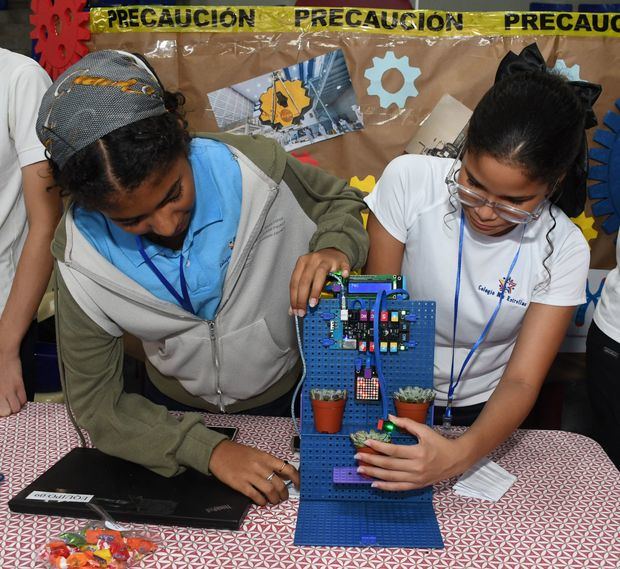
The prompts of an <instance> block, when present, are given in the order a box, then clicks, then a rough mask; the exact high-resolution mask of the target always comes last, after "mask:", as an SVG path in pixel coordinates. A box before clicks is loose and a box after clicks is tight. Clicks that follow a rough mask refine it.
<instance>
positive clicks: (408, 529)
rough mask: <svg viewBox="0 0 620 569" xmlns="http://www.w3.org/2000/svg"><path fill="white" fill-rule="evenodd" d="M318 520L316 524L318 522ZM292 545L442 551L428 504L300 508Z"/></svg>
mask: <svg viewBox="0 0 620 569" xmlns="http://www.w3.org/2000/svg"><path fill="white" fill-rule="evenodd" d="M317 520H318V521H317ZM295 545H314V546H320V545H323V546H341V547H342V546H344V547H425V548H430V547H433V548H441V547H443V546H444V545H443V539H442V537H441V532H440V531H439V526H438V524H437V518H436V517H435V512H434V511H433V505H432V503H431V502H427V503H423V504H417V505H416V506H415V507H412V505H411V504H399V503H385V502H373V503H365V502H323V501H315V500H305V501H302V502H301V503H300V504H299V513H298V514H297V528H296V529H295Z"/></svg>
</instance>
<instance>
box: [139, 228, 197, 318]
mask: <svg viewBox="0 0 620 569" xmlns="http://www.w3.org/2000/svg"><path fill="white" fill-rule="evenodd" d="M136 244H137V245H138V249H139V251H140V255H142V258H143V259H144V262H145V263H146V264H147V266H148V267H149V269H151V271H153V274H154V275H155V276H156V277H157V278H158V279H159V281H160V282H161V284H163V285H164V286H165V287H166V288H167V289H168V292H169V293H170V294H171V295H172V296H174V298H175V299H176V301H177V302H178V303H179V304H180V305H181V307H182V308H183V309H184V310H187V312H191V313H192V314H196V312H195V311H194V307H193V306H192V303H191V301H190V299H189V292H188V290H187V282H186V281H185V274H184V273H183V254H180V255H179V276H180V280H181V294H182V295H183V296H181V295H180V294H179V293H178V292H177V290H176V289H175V288H174V287H173V286H172V285H171V284H170V282H169V281H168V279H167V278H166V277H164V275H163V274H162V273H161V271H160V270H159V269H158V268H157V267H156V266H155V263H153V261H151V259H150V258H149V256H148V255H147V254H146V251H145V250H144V245H143V244H142V237H141V236H140V235H136Z"/></svg>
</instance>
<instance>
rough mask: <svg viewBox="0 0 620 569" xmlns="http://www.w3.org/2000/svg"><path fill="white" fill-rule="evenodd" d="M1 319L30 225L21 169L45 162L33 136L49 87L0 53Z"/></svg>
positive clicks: (14, 56)
mask: <svg viewBox="0 0 620 569" xmlns="http://www.w3.org/2000/svg"><path fill="white" fill-rule="evenodd" d="M0 77H1V78H2V79H0V314H2V311H3V310H4V306H5V304H6V300H7V297H8V296H9V291H10V290H11V284H12V283H13V278H14V277H15V269H16V267H17V262H18V261H19V256H20V255H21V252H22V249H23V246H24V242H25V241H26V235H27V234H28V223H27V220H26V206H25V204H24V196H23V192H22V172H21V168H23V167H24V166H28V165H29V164H34V163H35V162H41V161H42V160H45V154H44V148H43V146H42V145H41V143H40V142H39V139H38V138H37V135H36V132H35V123H36V120H37V114H38V112H39V105H40V103H41V98H42V97H43V94H44V93H45V91H46V90H47V88H48V87H49V86H50V85H51V81H50V78H49V76H48V75H47V73H46V72H45V70H44V69H43V68H42V67H41V66H40V65H39V64H38V63H37V62H36V61H34V60H33V59H30V58H29V57H26V56H25V55H20V54H18V53H13V52H11V51H8V50H6V49H2V48H0Z"/></svg>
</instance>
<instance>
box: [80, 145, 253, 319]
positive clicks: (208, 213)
mask: <svg viewBox="0 0 620 569" xmlns="http://www.w3.org/2000/svg"><path fill="white" fill-rule="evenodd" d="M189 161H190V164H191V167H192V173H193V175H194V187H195V189H196V201H195V203H194V209H193V211H192V216H191V220H190V223H189V227H188V230H187V234H186V236H185V240H184V241H183V247H182V249H181V250H180V251H173V250H171V249H168V248H166V247H163V246H161V245H156V244H155V243H151V242H150V241H148V239H146V238H145V237H143V238H142V243H143V246H144V249H145V251H146V254H147V255H148V257H149V258H150V259H151V261H152V262H153V264H154V265H155V266H156V267H157V269H158V270H159V271H160V272H161V273H162V274H163V275H164V276H165V277H166V279H167V280H168V282H169V283H170V284H171V285H172V286H173V287H174V288H175V290H176V291H177V293H178V294H179V295H180V296H182V292H181V279H180V266H179V265H180V255H181V254H182V255H183V265H184V266H183V272H184V275H185V280H186V282H187V288H188V292H189V298H190V301H191V303H192V306H193V308H194V311H195V313H196V315H197V316H200V317H201V318H204V319H205V320H212V319H213V318H214V317H215V313H216V311H217V307H218V306H219V304H220V300H221V298H222V287H223V284H224V277H225V276H226V270H227V268H228V263H229V262H230V258H231V255H232V245H233V244H234V242H235V236H236V235H237V226H238V225H239V216H240V215H241V170H240V169H239V165H238V164H237V161H236V160H235V158H234V157H233V155H232V153H231V152H230V150H229V149H228V147H227V146H226V145H225V144H223V143H221V142H218V141H215V140H208V139H205V138H194V139H193V140H192V142H191V144H190V154H189ZM73 215H74V219H75V223H76V225H77V226H78V228H79V230H80V232H81V233H82V234H83V235H84V236H85V237H86V239H88V241H89V242H90V243H91V245H92V246H93V247H94V248H95V249H97V251H99V253H100V254H101V255H103V256H104V257H105V258H106V259H107V260H108V261H109V262H110V263H112V264H113V265H114V266H115V267H116V268H117V269H119V270H121V271H122V272H123V273H125V274H126V275H127V276H128V277H130V278H131V279H133V280H134V281H136V282H137V283H139V284H140V285H142V286H143V287H144V288H145V289H147V290H148V291H150V292H151V293H152V294H153V295H155V296H156V297H157V298H160V299H162V300H167V301H168V302H172V303H174V304H179V303H178V302H177V300H176V299H175V298H174V296H173V295H172V294H171V293H170V292H169V291H168V289H167V288H166V287H165V285H164V284H163V283H162V282H161V281H160V279H159V278H158V277H157V276H156V275H155V273H154V272H153V271H152V269H151V268H150V267H149V266H148V265H147V263H146V262H145V261H144V259H143V258H142V255H141V254H140V250H139V248H138V244H137V243H136V237H135V235H133V234H131V233H128V232H126V231H123V229H121V228H120V227H119V226H117V225H115V224H114V223H113V222H111V221H110V220H109V219H108V218H106V217H105V215H103V214H102V213H101V212H98V211H87V210H85V209H83V208H81V207H75V208H74V212H73Z"/></svg>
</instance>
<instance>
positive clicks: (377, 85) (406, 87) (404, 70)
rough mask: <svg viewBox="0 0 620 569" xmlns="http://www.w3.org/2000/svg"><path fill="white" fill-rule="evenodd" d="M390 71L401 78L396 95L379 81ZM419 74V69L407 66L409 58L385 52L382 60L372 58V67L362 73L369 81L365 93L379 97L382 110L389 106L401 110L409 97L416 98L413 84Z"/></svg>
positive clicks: (416, 92)
mask: <svg viewBox="0 0 620 569" xmlns="http://www.w3.org/2000/svg"><path fill="white" fill-rule="evenodd" d="M390 69H395V70H397V71H399V72H400V73H401V75H402V76H403V80H404V83H403V86H402V87H401V88H400V89H399V90H398V91H396V93H390V92H389V91H387V90H386V89H385V88H384V87H383V83H382V81H381V79H382V77H383V75H384V73H385V72H386V71H389V70H390ZM421 73H422V72H421V71H420V68H419V67H412V66H410V65H409V57H407V56H406V55H403V56H402V57H396V56H395V55H394V52H393V51H387V52H386V53H385V56H384V57H382V58H381V57H373V58H372V67H369V68H368V69H366V71H365V72H364V77H366V79H368V80H369V81H370V85H369V87H368V90H367V91H366V92H367V93H368V94H369V95H376V96H377V97H379V105H380V106H381V107H383V108H384V109H387V108H388V107H389V106H390V105H397V106H398V108H400V109H403V108H404V107H405V103H406V102H407V99H408V98H409V97H417V96H418V90H417V89H416V86H415V84H414V82H415V80H416V79H417V78H418V77H419V76H420V74H421Z"/></svg>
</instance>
